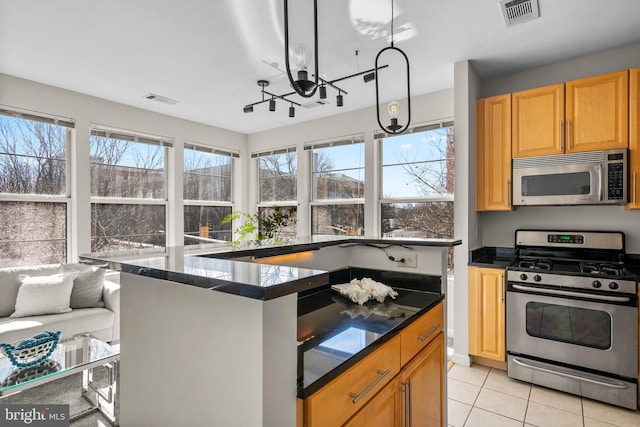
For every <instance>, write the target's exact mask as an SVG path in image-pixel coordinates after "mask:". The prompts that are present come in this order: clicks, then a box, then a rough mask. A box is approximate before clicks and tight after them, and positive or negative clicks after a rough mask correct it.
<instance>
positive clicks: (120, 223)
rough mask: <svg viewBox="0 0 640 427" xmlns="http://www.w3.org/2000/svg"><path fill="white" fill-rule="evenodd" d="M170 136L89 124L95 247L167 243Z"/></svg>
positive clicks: (93, 239) (146, 245) (108, 248)
mask: <svg viewBox="0 0 640 427" xmlns="http://www.w3.org/2000/svg"><path fill="white" fill-rule="evenodd" d="M171 145H172V144H171V142H170V141H169V140H167V139H161V138H158V137H151V136H147V135H138V134H135V133H130V132H127V131H120V130H112V129H108V128H103V127H101V126H96V125H94V127H93V128H92V129H91V139H90V163H91V196H92V197H91V200H92V203H91V251H92V252H98V251H114V250H121V249H130V248H145V247H163V246H165V245H166V211H167V197H166V190H165V180H166V177H165V158H166V150H167V147H170V146H171Z"/></svg>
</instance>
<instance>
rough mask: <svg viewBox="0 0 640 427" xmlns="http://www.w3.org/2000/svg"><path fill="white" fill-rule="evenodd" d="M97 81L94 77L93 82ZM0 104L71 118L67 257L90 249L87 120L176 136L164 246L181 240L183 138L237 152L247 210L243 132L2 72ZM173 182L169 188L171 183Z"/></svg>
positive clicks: (241, 203)
mask: <svg viewBox="0 0 640 427" xmlns="http://www.w3.org/2000/svg"><path fill="white" fill-rule="evenodd" d="M97 83H98V82H97ZM0 105H4V106H8V107H13V108H19V109H24V110H30V111H34V112H39V113H44V114H47V115H57V116H62V117H66V118H72V119H74V120H75V122H76V130H75V140H74V141H73V142H72V149H71V151H72V152H71V158H72V162H73V163H75V166H76V176H75V177H72V181H71V182H72V196H73V197H74V199H75V200H76V201H77V204H78V205H77V209H76V208H72V209H71V212H72V221H71V224H72V228H71V230H70V233H71V240H72V242H71V245H70V248H69V249H70V250H71V261H75V260H76V259H77V256H78V254H81V253H87V252H90V249H91V247H90V239H89V236H90V235H91V211H90V191H91V189H90V182H89V179H86V178H88V177H89V130H90V124H91V123H97V124H102V125H106V126H112V127H116V128H120V129H126V130H131V131H136V132H142V133H148V134H153V135H158V136H163V137H169V138H173V139H174V150H173V151H172V153H171V154H170V155H169V159H168V161H169V164H168V170H169V177H170V179H169V181H168V182H167V190H168V192H167V193H168V194H175V195H176V197H177V200H175V203H170V204H169V212H168V222H167V225H168V235H169V241H168V242H167V244H168V245H170V246H173V245H182V230H183V216H182V185H181V182H182V172H183V166H182V165H183V155H182V148H183V144H184V142H185V141H188V142H192V143H198V144H201V145H205V146H207V145H209V146H214V147H219V148H226V149H230V150H235V151H239V152H240V159H239V160H236V162H235V174H234V194H233V198H234V202H235V203H236V205H235V207H236V209H240V210H246V209H247V203H248V202H247V201H248V198H247V197H246V191H243V190H244V189H245V188H246V186H247V185H249V183H248V182H247V180H246V174H245V173H244V171H246V170H247V167H248V155H247V136H246V135H244V134H241V133H237V132H232V131H228V130H224V129H219V128H215V127H212V126H207V125H203V124H199V123H195V122H190V121H187V120H182V119H178V118H175V117H170V116H166V115H163V114H158V113H154V112H150V111H146V110H141V109H139V108H133V107H128V106H126V105H123V104H118V103H115V102H110V101H106V100H104V99H100V98H95V97H92V96H88V95H83V94H81V93H78V92H72V91H68V90H64V89H60V88H56V87H53V86H48V85H43V84H40V83H36V82H33V81H29V80H24V79H20V78H16V77H13V76H8V75H5V74H0ZM172 187H173V191H171V188H172Z"/></svg>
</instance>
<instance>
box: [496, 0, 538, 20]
mask: <svg viewBox="0 0 640 427" xmlns="http://www.w3.org/2000/svg"><path fill="white" fill-rule="evenodd" d="M500 9H501V10H502V16H503V17H504V22H505V24H507V27H512V26H514V25H516V24H522V23H523V22H527V21H531V20H532V19H536V18H539V17H540V10H539V9H538V0H502V1H501V2H500Z"/></svg>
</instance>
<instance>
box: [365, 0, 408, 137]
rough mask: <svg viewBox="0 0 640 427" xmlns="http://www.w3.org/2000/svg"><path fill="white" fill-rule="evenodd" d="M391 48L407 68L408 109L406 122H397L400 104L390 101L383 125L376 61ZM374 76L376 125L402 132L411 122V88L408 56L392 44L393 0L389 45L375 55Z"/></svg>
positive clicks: (387, 129) (392, 131)
mask: <svg viewBox="0 0 640 427" xmlns="http://www.w3.org/2000/svg"><path fill="white" fill-rule="evenodd" d="M391 50H395V51H396V52H398V53H400V54H401V55H402V57H403V58H404V61H405V64H406V69H407V105H408V109H407V124H406V125H404V126H402V125H399V124H398V113H399V112H400V104H399V103H398V102H397V101H393V102H391V103H390V104H389V105H388V107H387V112H388V113H389V116H390V124H389V125H388V126H384V125H383V124H382V120H381V119H380V99H379V90H378V84H379V81H380V79H379V78H378V70H379V68H378V61H379V60H380V56H382V54H383V53H384V52H386V51H391ZM374 78H375V81H376V114H377V119H378V125H380V128H381V129H382V130H383V131H385V132H386V133H391V134H397V133H402V132H404V131H405V130H407V129H408V128H409V124H410V123H411V88H410V81H409V58H408V57H407V55H406V54H405V53H404V52H403V51H402V49H399V48H397V47H395V46H394V45H393V0H391V46H387V47H385V48H384V49H382V50H381V51H380V52H378V55H376V62H375V76H374Z"/></svg>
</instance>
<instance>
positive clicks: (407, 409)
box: [404, 378, 413, 427]
mask: <svg viewBox="0 0 640 427" xmlns="http://www.w3.org/2000/svg"><path fill="white" fill-rule="evenodd" d="M404 391H405V395H404V403H405V405H404V425H405V427H411V425H412V424H413V422H412V421H411V412H412V410H411V378H409V380H408V381H407V382H406V383H404Z"/></svg>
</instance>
